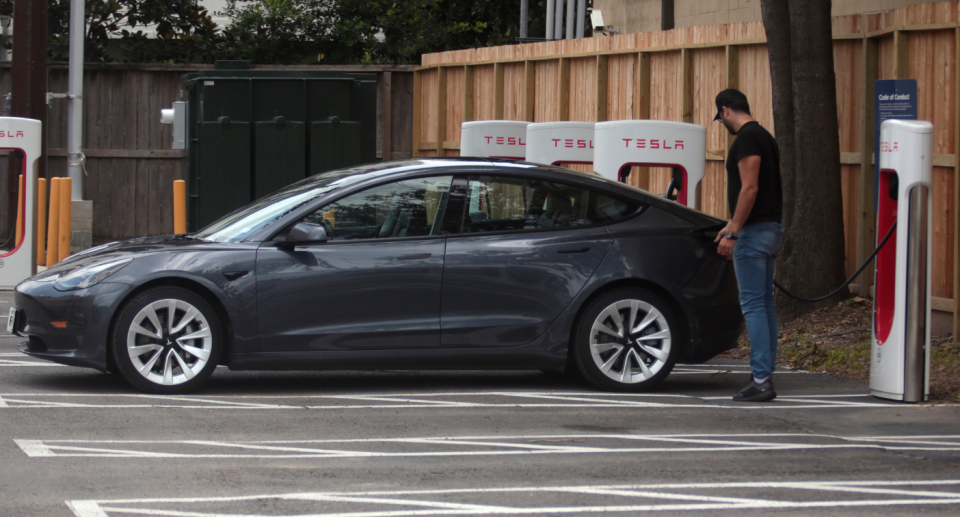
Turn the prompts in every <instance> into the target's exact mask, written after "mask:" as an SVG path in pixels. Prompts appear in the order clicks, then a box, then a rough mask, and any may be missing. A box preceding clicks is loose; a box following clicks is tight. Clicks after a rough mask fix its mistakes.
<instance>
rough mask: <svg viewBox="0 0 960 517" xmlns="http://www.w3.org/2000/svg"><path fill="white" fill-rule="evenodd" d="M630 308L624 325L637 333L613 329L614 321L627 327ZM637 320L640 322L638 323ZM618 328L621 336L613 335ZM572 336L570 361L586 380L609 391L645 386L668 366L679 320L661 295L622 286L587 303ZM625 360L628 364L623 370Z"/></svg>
mask: <svg viewBox="0 0 960 517" xmlns="http://www.w3.org/2000/svg"><path fill="white" fill-rule="evenodd" d="M633 306H636V310H635V312H634V311H633V309H632V307H633ZM631 312H633V314H634V324H633V327H634V328H633V329H630V330H637V332H635V333H633V332H626V331H623V332H620V331H618V329H617V322H618V321H619V322H620V325H621V326H623V327H628V326H630V313H631ZM648 317H649V319H650V321H649V322H647V319H648ZM618 318H619V319H618ZM640 324H646V326H644V327H643V328H639V327H640ZM600 326H602V327H606V328H607V329H609V330H610V332H606V331H603V329H602V328H600ZM598 329H599V330H598ZM618 333H620V334H622V335H621V336H615V335H614V334H618ZM655 336H659V337H660V339H657V338H656V337H655ZM572 337H573V341H572V342H571V343H570V347H571V350H572V352H573V360H574V363H575V364H576V365H577V369H579V370H580V372H581V373H582V374H583V376H584V377H586V378H587V380H589V381H590V382H592V383H593V384H595V385H597V386H599V387H601V388H603V389H606V390H611V391H645V390H649V389H651V388H653V387H655V386H656V385H658V384H660V382H662V381H663V379H664V378H666V377H667V375H669V374H670V371H671V370H673V366H674V364H676V361H677V356H678V351H679V347H680V343H681V341H682V332H681V327H680V319H679V318H677V316H676V315H675V314H674V311H673V309H672V308H671V306H670V305H669V304H667V303H666V302H665V301H663V299H662V298H660V297H659V296H657V295H656V294H654V293H651V292H650V291H646V290H643V289H637V288H624V289H617V290H614V291H610V292H609V293H605V294H603V295H601V296H600V297H598V298H596V299H595V300H593V301H591V302H589V303H588V304H587V305H586V306H585V307H584V308H583V310H582V311H581V312H580V316H579V318H578V319H577V323H576V325H575V326H574V330H573V336H572ZM641 363H642V366H641ZM625 365H626V366H627V367H628V368H629V369H628V370H626V372H625V367H624V366H625Z"/></svg>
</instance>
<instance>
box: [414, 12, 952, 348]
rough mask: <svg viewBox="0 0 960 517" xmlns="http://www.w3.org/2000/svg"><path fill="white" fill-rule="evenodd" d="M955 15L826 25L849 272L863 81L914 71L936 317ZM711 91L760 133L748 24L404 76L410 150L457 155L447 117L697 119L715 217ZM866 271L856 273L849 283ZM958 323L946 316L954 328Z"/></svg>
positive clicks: (944, 268) (761, 68)
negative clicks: (742, 110) (929, 158)
mask: <svg viewBox="0 0 960 517" xmlns="http://www.w3.org/2000/svg"><path fill="white" fill-rule="evenodd" d="M958 21H960V16H958V3H957V2H955V1H953V2H940V3H932V4H919V5H913V6H908V7H903V8H898V9H895V10H892V11H889V12H886V13H880V14H872V15H857V16H842V17H835V18H834V20H833V38H834V59H835V68H836V75H837V102H838V109H839V111H838V113H837V118H838V120H839V123H840V135H839V136H840V146H841V151H842V152H841V175H842V185H843V199H844V223H845V228H846V231H845V233H846V242H847V245H846V251H847V253H846V268H847V271H848V274H852V273H853V272H854V271H855V270H856V268H857V266H859V264H860V263H861V262H862V261H863V260H864V259H865V258H866V257H867V256H868V255H869V254H870V252H871V251H873V248H874V247H875V242H876V241H875V238H876V237H875V235H874V234H875V224H876V223H875V216H874V213H873V208H872V202H868V203H861V200H872V199H873V174H872V172H871V171H872V169H873V166H872V163H873V162H872V160H873V152H872V150H873V142H874V115H873V110H874V107H873V102H872V101H871V99H873V85H874V81H875V80H877V79H902V78H914V79H916V80H917V87H918V97H919V118H920V119H921V120H929V121H931V122H932V123H933V124H934V131H935V133H934V153H935V154H934V165H935V167H934V180H933V188H932V192H933V197H934V201H933V213H934V216H933V217H934V220H933V232H934V241H933V272H932V273H933V296H934V309H935V310H936V311H939V312H947V313H949V312H954V300H953V298H954V293H956V292H960V285H958V281H960V275H958V273H960V267H957V258H958V257H960V253H958V251H957V246H958V244H960V239H958V238H957V229H958V228H960V224H958V211H957V210H956V207H957V206H958V203H957V200H958V199H960V182H956V181H955V177H956V174H957V167H958V158H957V154H956V153H957V152H958V151H960V144H958V142H957V139H958V138H960V130H958V124H960V117H958V114H957V109H958V102H957V98H958V95H960V94H958V88H960V76H958V73H960V72H958V70H960V69H958V67H957V66H956V63H957V61H956V60H957V56H958V55H960V23H958ZM724 88H738V89H740V90H742V91H743V92H744V93H745V94H746V95H747V97H748V99H749V100H750V104H751V108H752V111H753V115H754V118H756V119H757V120H758V121H759V122H760V123H761V124H762V125H763V126H764V127H766V128H768V129H770V130H771V131H773V128H774V125H773V107H772V97H771V86H770V64H769V60H768V54H767V47H766V39H765V33H764V29H763V24H762V23H761V22H753V23H735V24H728V25H716V26H708V27H691V28H684V29H675V30H671V31H662V32H650V33H640V34H627V35H621V36H609V37H594V38H587V39H580V40H562V41H551V42H543V43H532V44H525V45H514V46H503V47H490V48H479V49H470V50H461V51H452V52H443V53H437V54H427V55H424V56H423V59H422V66H421V67H420V68H418V69H417V71H416V72H415V75H414V120H413V124H414V130H413V131H414V134H413V137H414V149H415V152H416V153H418V155H419V156H437V155H440V156H456V155H458V154H459V147H460V143H459V140H460V124H461V122H463V121H470V120H492V119H507V120H527V121H532V122H552V121H565V120H572V121H604V120H622V119H644V118H650V119H660V120H675V121H683V122H691V123H694V124H700V125H703V126H706V127H707V169H706V177H705V179H704V187H703V189H704V192H703V205H702V206H703V210H704V211H705V212H707V213H710V214H712V215H715V216H718V217H726V214H727V207H726V206H725V199H726V196H725V187H724V183H725V174H724V169H723V160H724V158H725V155H726V150H727V149H728V148H729V145H730V143H731V142H732V139H731V137H729V136H728V135H727V134H726V131H725V130H724V129H723V128H722V127H721V126H720V124H719V123H715V122H712V119H713V116H714V114H715V113H716V108H715V105H714V97H715V96H716V94H717V93H718V92H719V91H721V90H722V89H724ZM865 99H866V102H865V101H864V100H865ZM863 150H866V152H863ZM582 169H585V170H589V167H588V166H587V167H583V168H582ZM861 169H863V170H867V171H868V173H867V174H864V175H861V173H860V171H861ZM668 180H669V178H668V173H667V171H666V170H657V169H650V170H649V172H648V171H642V170H638V171H636V172H635V173H634V174H632V175H631V181H632V182H633V183H634V184H635V185H638V186H640V187H641V188H644V187H645V188H648V189H649V190H651V191H653V192H665V191H666V186H667V182H668ZM872 278H873V273H872V271H871V270H868V271H867V273H866V274H864V275H863V276H862V277H861V284H863V280H864V279H866V281H867V283H869V282H870V281H872ZM958 325H960V319H958V318H954V325H953V330H954V335H960V332H957V331H958V330H960V328H958ZM947 327H948V330H949V322H948V325H947ZM940 328H941V329H943V325H941V326H940Z"/></svg>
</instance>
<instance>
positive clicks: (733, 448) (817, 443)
mask: <svg viewBox="0 0 960 517" xmlns="http://www.w3.org/2000/svg"><path fill="white" fill-rule="evenodd" d="M922 438H924V437H923V436H912V437H905V438H902V439H893V438H891V437H883V436H878V437H855V438H849V437H845V436H832V435H817V434H770V435H763V434H705V435H689V434H678V435H640V434H568V435H517V436H503V435H489V436H463V437H413V438H355V439H326V440H281V441H276V440H270V441H244V442H229V441H214V440H26V439H17V440H14V442H15V443H16V444H17V445H18V446H19V447H20V448H21V449H22V450H23V452H24V453H25V454H26V455H27V456H28V457H52V456H56V457H64V458H77V457H87V458H118V457H123V458H186V459H214V458H220V459H225V458H229V459H264V458H273V459H280V458H283V459H310V458H323V459H329V458H373V457H460V456H517V455H550V454H623V453H643V454H652V453H677V452H742V451H785V450H813V449H875V450H913V451H927V452H934V451H941V452H956V453H958V454H960V434H958V435H949V436H944V437H943V438H945V439H948V440H955V441H942V442H939V443H938V444H937V445H936V446H930V447H919V446H916V445H913V444H914V443H916V442H917V440H918V439H922ZM638 441H640V442H646V443H651V444H667V445H666V446H664V445H656V446H655V445H651V446H649V447H637V446H636V443H637V442H638ZM549 442H576V443H575V444H574V443H563V444H557V445H553V444H551V443H549ZM903 444H906V446H904V445H903ZM411 446H420V447H419V448H417V447H411ZM229 449H232V450H234V451H235V452H221V451H223V450H229ZM391 449H392V450H391ZM174 451H175V452H174Z"/></svg>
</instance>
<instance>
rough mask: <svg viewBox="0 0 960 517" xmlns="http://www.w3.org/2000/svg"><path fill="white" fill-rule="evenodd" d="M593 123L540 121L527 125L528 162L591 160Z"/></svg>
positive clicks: (588, 161) (552, 163) (563, 162)
mask: <svg viewBox="0 0 960 517" xmlns="http://www.w3.org/2000/svg"><path fill="white" fill-rule="evenodd" d="M595 126H596V123H595V122H540V123H536V124H530V125H529V126H527V161H528V162H534V163H544V164H547V165H560V164H565V163H579V164H587V163H589V164H592V163H593V131H594V127H595Z"/></svg>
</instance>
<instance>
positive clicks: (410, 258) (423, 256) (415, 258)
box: [397, 253, 431, 260]
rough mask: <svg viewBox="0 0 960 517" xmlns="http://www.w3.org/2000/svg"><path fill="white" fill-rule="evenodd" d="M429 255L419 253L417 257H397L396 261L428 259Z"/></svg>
mask: <svg viewBox="0 0 960 517" xmlns="http://www.w3.org/2000/svg"><path fill="white" fill-rule="evenodd" d="M430 255H431V254H430V253H421V254H419V255H404V256H402V257H397V260H417V259H425V258H430Z"/></svg>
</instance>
